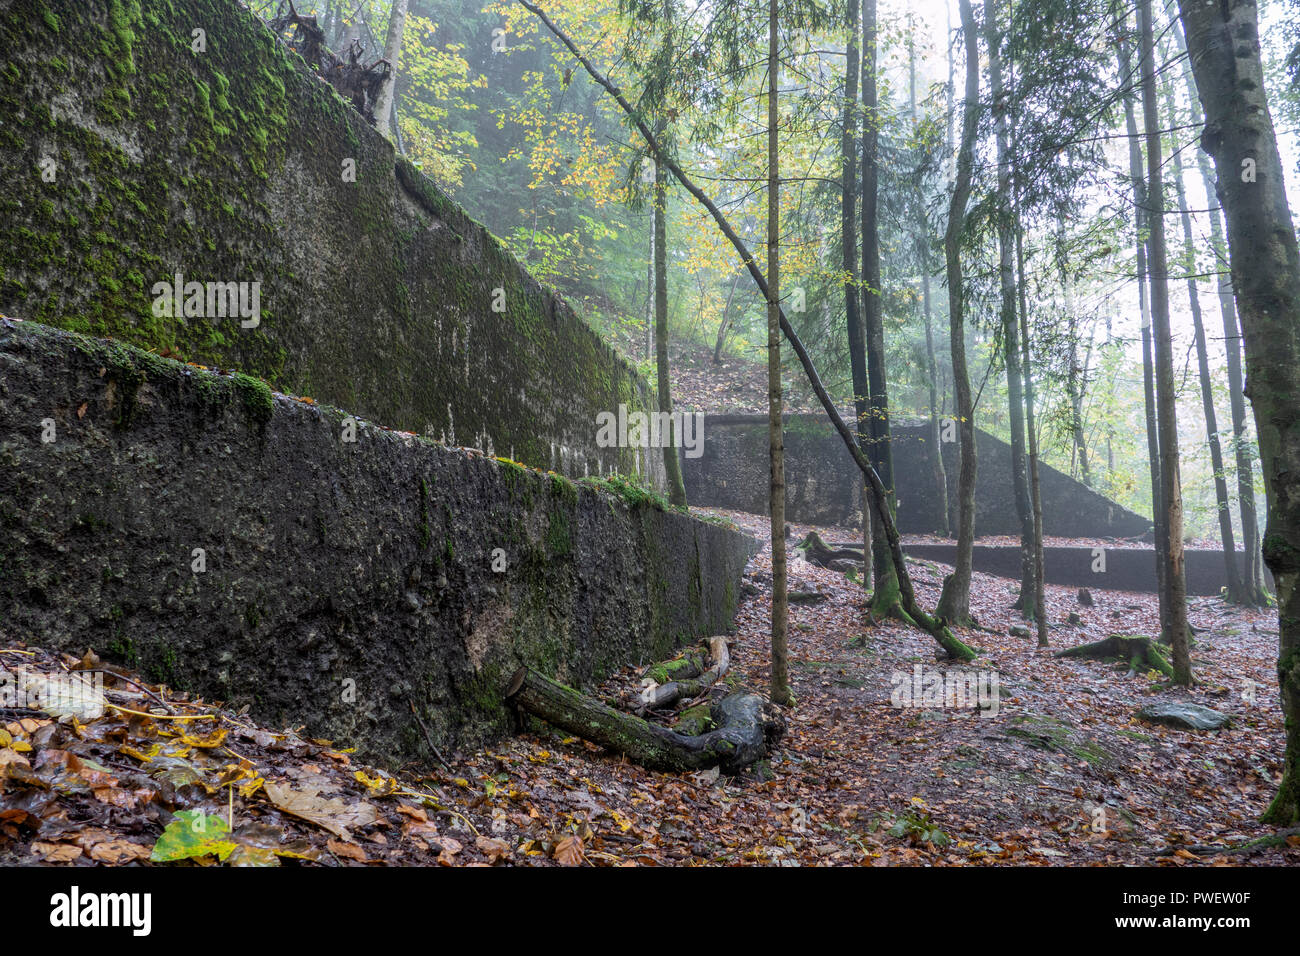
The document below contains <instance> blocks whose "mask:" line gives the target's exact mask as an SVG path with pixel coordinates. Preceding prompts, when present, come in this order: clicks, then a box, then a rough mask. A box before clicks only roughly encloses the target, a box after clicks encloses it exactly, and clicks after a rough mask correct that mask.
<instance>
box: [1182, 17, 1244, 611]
mask: <svg viewBox="0 0 1300 956" xmlns="http://www.w3.org/2000/svg"><path fill="white" fill-rule="evenodd" d="M1174 32H1177V31H1176V30H1175V31H1174ZM1171 87H1172V84H1170V85H1166V86H1165V91H1164V92H1165V111H1166V112H1167V113H1168V115H1169V125H1170V126H1177V125H1178V119H1177V116H1178V111H1177V109H1176V108H1175V104H1174V93H1173V89H1172V88H1171ZM1173 160H1174V188H1175V193H1176V195H1177V197H1178V208H1179V211H1180V213H1181V217H1180V218H1181V219H1182V223H1183V262H1182V268H1183V271H1184V272H1185V273H1186V275H1187V299H1188V304H1189V305H1190V307H1191V312H1192V328H1193V330H1194V331H1195V336H1196V365H1197V371H1198V372H1199V373H1200V380H1201V410H1202V412H1203V413H1204V415H1205V435H1206V438H1207V440H1208V442H1209V445H1210V465H1211V467H1212V468H1213V469H1214V500H1215V504H1216V505H1217V506H1218V512H1219V540H1220V541H1221V542H1222V543H1223V561H1224V565H1225V569H1226V572H1227V576H1228V577H1227V580H1228V600H1229V601H1232V602H1233V603H1236V604H1242V603H1245V602H1246V600H1247V595H1246V594H1245V591H1244V588H1243V585H1242V580H1241V566H1240V564H1239V563H1238V562H1237V543H1236V539H1235V537H1234V536H1233V533H1232V504H1231V502H1230V501H1229V500H1228V481H1227V476H1226V473H1225V472H1224V470H1223V451H1222V449H1221V448H1220V447H1219V420H1218V415H1217V414H1216V413H1215V410H1214V390H1213V389H1212V388H1211V386H1210V356H1209V349H1208V347H1207V346H1206V342H1205V323H1204V321H1203V320H1202V317H1201V297H1200V292H1199V290H1198V289H1197V287H1196V278H1195V276H1196V242H1195V239H1194V238H1193V236H1192V214H1191V213H1190V212H1189V211H1188V208H1189V207H1188V205H1187V188H1186V186H1185V185H1184V183H1183V158H1182V155H1181V154H1180V153H1178V152H1175V153H1174V156H1173Z"/></svg>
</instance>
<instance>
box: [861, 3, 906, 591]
mask: <svg viewBox="0 0 1300 956" xmlns="http://www.w3.org/2000/svg"><path fill="white" fill-rule="evenodd" d="M878 45H879V41H878V37H877V27H876V0H863V4H862V326H863V328H862V331H863V334H864V336H865V337H866V345H867V390H868V392H869V393H870V398H869V404H870V408H869V412H868V425H869V432H870V436H871V455H870V458H871V464H872V466H873V467H874V468H875V469H876V474H878V475H879V476H880V480H881V481H882V482H884V485H885V491H886V493H887V496H888V497H887V503H888V507H889V510H890V513H891V514H893V513H894V509H895V500H896V499H895V497H894V451H893V443H892V436H891V433H890V432H891V430H890V425H889V390H888V385H887V375H886V371H885V322H884V316H883V313H882V310H881V289H880V285H881V283H880V226H879V222H878V215H877V212H878V208H879V195H878V194H879V185H880V168H879V166H878V163H877V160H878V152H879V141H880V115H879V109H878V106H879V103H878V100H879V94H878V91H877V83H876V72H877V66H876V63H877V47H878ZM864 510H871V515H872V520H871V542H870V543H871V555H872V561H871V564H872V579H873V584H874V592H873V594H872V598H871V608H872V611H873V612H874V613H875V614H877V615H879V616H882V617H883V616H884V615H886V614H893V613H894V612H895V610H896V608H897V606H898V575H897V574H895V572H894V562H893V560H892V556H891V554H890V551H889V542H888V541H887V540H886V537H885V529H884V525H883V524H882V522H881V520H880V517H879V516H878V515H877V514H876V513H875V511H874V510H872V509H864ZM864 524H865V522H864Z"/></svg>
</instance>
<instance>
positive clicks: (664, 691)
mask: <svg viewBox="0 0 1300 956" xmlns="http://www.w3.org/2000/svg"><path fill="white" fill-rule="evenodd" d="M709 657H710V659H711V660H712V661H713V663H712V665H711V666H710V667H709V669H708V670H706V671H704V672H702V673H701V672H700V671H698V670H697V671H695V673H694V674H692V675H690V676H686V675H685V674H684V673H682V671H681V670H678V671H677V672H675V673H674V678H675V679H674V680H670V681H667V682H665V683H662V684H651V685H650V686H649V687H647V688H646V689H645V690H643V691H642V692H641V704H640V708H639V712H641V713H644V712H645V711H647V710H658V709H660V708H662V707H671V706H672V705H673V704H675V703H677V702H678V701H679V700H690V699H691V698H692V697H699V696H700V695H701V694H703V693H704V692H705V691H706V690H708V689H709V688H710V687H712V686H713V685H714V684H716V683H717V682H718V681H720V680H722V678H723V677H724V676H725V675H726V673H727V669H728V668H729V667H730V666H731V654H730V652H729V651H728V650H727V639H726V638H725V637H711V638H709ZM670 663H671V662H670ZM656 666H657V667H661V666H663V665H656ZM651 670H652V671H653V670H654V668H651Z"/></svg>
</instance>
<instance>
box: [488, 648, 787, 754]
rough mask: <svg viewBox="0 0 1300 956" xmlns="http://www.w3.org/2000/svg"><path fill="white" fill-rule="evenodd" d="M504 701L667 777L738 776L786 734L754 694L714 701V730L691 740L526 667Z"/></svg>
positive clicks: (777, 717)
mask: <svg viewBox="0 0 1300 956" xmlns="http://www.w3.org/2000/svg"><path fill="white" fill-rule="evenodd" d="M506 700H507V701H509V702H510V703H512V704H514V705H515V706H516V707H518V708H520V709H521V710H523V711H526V712H527V713H530V714H532V715H534V716H535V717H540V718H541V719H542V720H544V721H546V722H547V723H548V724H551V725H552V726H554V727H558V728H559V729H560V730H563V731H566V732H568V733H571V734H575V735H577V736H579V737H581V738H583V739H584V740H589V741H591V742H592V743H594V744H599V745H600V746H602V747H605V748H606V749H608V750H611V751H613V752H614V753H617V754H622V755H623V756H625V757H627V758H628V759H629V760H631V761H633V762H635V763H638V764H640V765H641V766H643V767H646V768H647V769H649V770H661V771H664V772H667V773H683V772H689V771H694V770H704V769H707V768H709V767H713V766H717V767H720V768H721V769H722V770H723V771H724V772H725V773H729V774H736V773H739V772H740V771H741V770H743V769H745V767H748V766H749V765H750V764H752V763H754V762H755V761H757V760H762V759H763V758H765V757H766V756H767V755H768V754H769V752H770V748H771V747H772V746H773V745H774V744H775V743H776V742H777V741H778V740H779V739H780V738H781V736H782V735H783V734H784V733H785V721H784V719H783V718H782V717H781V715H780V711H779V710H778V709H777V708H776V707H775V706H773V705H771V704H769V703H768V702H767V701H766V700H764V699H763V698H762V697H759V696H758V695H756V694H744V693H739V694H731V695H729V696H727V697H724V698H723V699H722V700H720V701H718V702H717V703H716V704H714V705H713V709H712V717H713V721H714V723H715V724H716V725H717V726H716V729H714V730H711V731H709V732H708V733H705V734H700V735H699V736H695V737H692V736H686V735H684V734H679V733H675V732H674V731H671V730H669V729H668V728H666V727H661V726H659V725H658V724H652V723H650V722H649V721H645V720H642V719H641V718H640V717H634V716H632V715H631V714H625V713H623V712H622V711H619V710H615V709H614V708H613V707H608V706H606V705H605V704H602V703H600V701H598V700H595V699H593V698H591V697H588V696H587V695H586V694H583V693H580V692H579V691H576V690H574V689H573V688H572V687H566V686H565V685H564V684H561V683H559V682H558V681H554V680H551V679H550V678H549V677H545V676H543V675H541V674H539V673H537V672H536V671H535V670H532V669H531V668H528V667H521V668H520V669H519V670H518V671H516V672H515V675H514V677H513V678H512V679H511V681H510V684H509V686H508V687H507V688H506Z"/></svg>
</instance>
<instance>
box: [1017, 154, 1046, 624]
mask: <svg viewBox="0 0 1300 956" xmlns="http://www.w3.org/2000/svg"><path fill="white" fill-rule="evenodd" d="M1016 183H1017V185H1016V209H1017V212H1018V211H1019V208H1020V190H1019V176H1017V177H1016ZM1016 219H1017V222H1018V221H1019V215H1017V217H1016ZM1016 270H1017V275H1018V278H1019V280H1020V281H1019V282H1018V284H1017V288H1018V289H1019V292H1020V347H1021V355H1022V356H1023V359H1024V363H1023V367H1024V370H1025V426H1026V427H1025V433H1026V435H1027V437H1028V441H1029V493H1030V500H1031V502H1032V504H1033V508H1034V621H1035V622H1036V623H1037V625H1038V646H1039V647H1047V646H1048V643H1049V641H1048V639H1047V585H1046V581H1047V578H1046V575H1045V574H1044V571H1043V495H1042V488H1041V486H1040V485H1039V481H1038V432H1037V430H1036V426H1035V424H1034V414H1035V413H1034V366H1033V363H1032V362H1031V361H1030V358H1031V357H1032V349H1031V348H1030V346H1031V342H1030V339H1029V303H1028V301H1027V300H1026V296H1025V246H1024V236H1023V233H1022V232H1021V230H1020V229H1017V230H1016Z"/></svg>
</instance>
